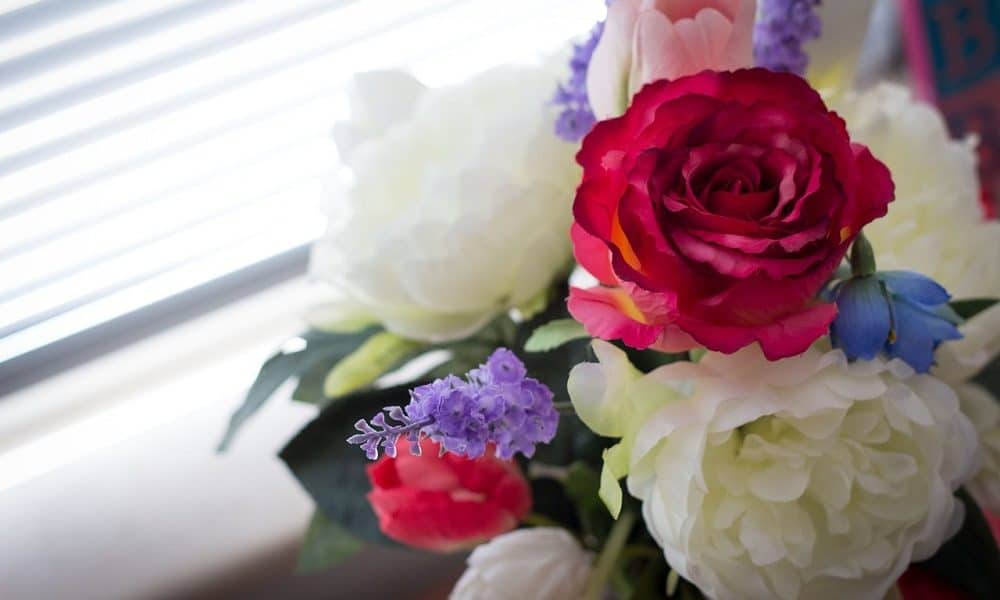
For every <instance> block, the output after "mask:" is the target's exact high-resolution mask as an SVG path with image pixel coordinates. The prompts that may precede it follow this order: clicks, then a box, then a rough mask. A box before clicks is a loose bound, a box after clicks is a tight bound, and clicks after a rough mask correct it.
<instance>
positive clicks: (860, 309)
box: [830, 277, 891, 360]
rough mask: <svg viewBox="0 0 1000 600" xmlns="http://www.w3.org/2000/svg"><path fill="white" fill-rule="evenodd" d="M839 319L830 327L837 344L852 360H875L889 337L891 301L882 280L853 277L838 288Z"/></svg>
mask: <svg viewBox="0 0 1000 600" xmlns="http://www.w3.org/2000/svg"><path fill="white" fill-rule="evenodd" d="M838 292H839V293H838V294H837V308H838V310H839V312H838V314H837V318H836V319H835V320H834V321H833V325H831V327H830V335H831V337H832V338H833V343H834V345H836V346H837V347H839V348H841V349H843V350H844V353H845V354H847V357H848V358H850V359H855V358H862V359H865V360H871V359H873V358H875V356H877V355H878V353H879V351H881V350H882V348H883V347H884V346H885V343H886V340H887V339H888V337H889V329H890V325H891V319H890V315H889V302H888V301H887V299H886V297H885V295H884V294H883V293H882V289H881V286H880V284H879V281H878V279H876V278H875V277H863V278H858V279H852V280H850V281H848V282H846V283H844V284H843V286H842V287H841V288H840V290H838Z"/></svg>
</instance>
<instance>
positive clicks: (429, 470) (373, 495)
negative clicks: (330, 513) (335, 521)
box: [368, 439, 531, 551]
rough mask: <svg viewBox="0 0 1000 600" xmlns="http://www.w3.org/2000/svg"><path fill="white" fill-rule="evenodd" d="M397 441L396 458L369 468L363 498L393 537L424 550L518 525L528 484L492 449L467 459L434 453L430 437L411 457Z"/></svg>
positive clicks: (527, 506) (451, 546)
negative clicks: (366, 499) (366, 492)
mask: <svg viewBox="0 0 1000 600" xmlns="http://www.w3.org/2000/svg"><path fill="white" fill-rule="evenodd" d="M408 447H409V446H408V444H407V443H405V442H402V443H400V450H399V453H398V454H397V456H396V458H389V457H388V456H384V457H382V459H381V460H379V461H378V462H376V463H374V464H373V465H371V466H369V467H368V479H369V480H370V481H371V483H372V488H373V489H372V491H371V492H369V494H368V501H369V502H370V503H371V505H372V509H373V510H374V511H375V514H376V515H377V516H378V522H379V528H380V529H381V530H382V532H383V533H384V534H386V535H387V536H389V537H391V538H392V539H394V540H396V541H399V542H402V543H404V544H408V545H410V546H415V547H417V548H426V549H428V550H441V551H450V550H456V549H459V548H465V547H470V546H474V545H476V544H477V543H479V542H482V541H484V540H488V539H490V538H492V537H494V536H496V535H499V534H501V533H504V532H505V531H509V530H511V529H513V528H515V527H517V525H518V523H520V521H521V519H523V518H524V517H525V516H526V515H527V514H528V512H529V511H530V510H531V489H530V488H529V487H528V482H527V481H525V479H524V477H523V476H522V475H521V471H520V469H518V467H517V465H516V464H515V463H513V462H507V461H503V460H500V459H498V458H495V457H494V456H493V452H492V450H490V451H488V452H487V454H486V455H484V456H482V457H480V458H477V459H474V460H471V459H468V458H464V457H460V456H456V455H454V454H450V453H448V454H444V455H443V456H441V455H439V448H438V445H437V444H436V443H434V442H432V441H431V440H429V439H424V440H423V441H421V443H420V449H421V455H420V456H413V455H412V454H410V452H409V450H408Z"/></svg>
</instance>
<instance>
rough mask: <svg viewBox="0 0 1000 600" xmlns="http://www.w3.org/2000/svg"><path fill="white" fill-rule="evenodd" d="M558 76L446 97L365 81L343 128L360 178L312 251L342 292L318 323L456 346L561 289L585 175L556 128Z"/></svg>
mask: <svg viewBox="0 0 1000 600" xmlns="http://www.w3.org/2000/svg"><path fill="white" fill-rule="evenodd" d="M556 81H557V77H556V76H555V75H554V74H553V73H551V72H550V71H549V70H547V69H545V68H541V67H527V66H525V67H516V68H515V67H505V68H499V69H493V70H491V71H488V72H485V73H483V74H481V75H479V76H476V77H474V78H472V79H471V80H469V81H468V82H466V83H465V84H462V85H459V86H453V87H447V88H441V89H435V90H427V89H425V88H423V87H422V86H420V85H419V84H417V83H416V82H415V81H413V80H412V78H408V77H407V76H404V75H401V74H399V73H379V74H374V75H368V76H367V77H366V78H363V79H361V80H360V84H359V85H358V86H357V89H356V90H355V94H354V98H353V101H352V104H354V105H355V110H354V112H355V113H356V114H357V115H358V121H357V123H354V124H352V125H350V126H345V127H340V128H339V129H338V130H337V131H335V136H336V137H337V139H338V142H339V143H340V145H341V146H342V147H343V148H344V151H345V156H346V158H348V159H349V160H348V164H349V166H350V167H351V168H352V170H353V184H352V185H351V186H350V189H349V191H348V192H347V193H346V194H343V195H342V196H343V197H335V198H333V199H332V201H331V207H330V210H329V211H328V212H329V214H330V222H329V225H328V229H327V232H326V235H325V236H324V237H323V238H322V239H321V240H319V241H318V242H317V244H316V245H315V247H314V250H313V257H312V267H311V272H312V275H313V276H314V277H315V278H316V279H318V280H320V281H322V282H324V283H326V284H329V286H330V287H331V288H332V290H333V292H334V293H335V294H336V298H334V300H333V301H332V302H331V303H329V304H327V305H326V306H324V307H322V310H320V311H318V313H317V314H319V315H321V316H319V317H318V319H317V318H314V319H313V320H314V321H316V320H320V321H327V323H322V322H320V323H318V324H320V325H335V324H336V323H329V321H336V320H353V321H357V320H362V321H378V322H381V323H383V324H384V325H385V326H386V327H387V328H388V329H389V330H391V331H393V332H394V333H397V334H399V335H402V336H404V337H410V338H415V339H421V340H428V341H439V340H447V339H455V338H460V337H462V336H465V335H468V334H469V333H471V332H473V331H475V330H476V329H478V328H479V327H481V326H482V325H483V324H485V323H486V322H487V321H489V320H490V319H491V318H492V317H493V316H495V315H496V314H498V313H499V312H501V311H504V310H507V309H509V308H512V307H517V306H521V305H524V304H526V303H528V302H529V301H530V300H532V299H533V298H535V297H536V296H537V295H538V294H539V293H541V292H542V291H543V290H544V289H545V288H546V287H547V286H548V285H550V284H551V282H552V280H553V278H554V277H555V276H556V275H557V274H558V273H560V272H561V271H562V270H563V269H564V268H566V267H567V265H568V262H569V259H570V256H571V251H570V242H569V236H568V235H567V231H568V230H569V225H570V222H571V220H572V215H571V210H570V207H571V204H572V201H573V192H574V188H575V186H576V184H577V183H578V179H579V171H578V170H577V167H576V165H575V164H574V161H573V154H574V151H575V147H574V146H573V145H572V144H568V143H565V142H563V141H561V140H559V138H558V137H557V136H556V135H555V134H554V133H553V122H554V119H555V117H554V115H553V113H552V110H553V109H552V107H550V106H549V99H550V97H551V94H552V91H553V89H554V88H555V84H556ZM387 98H392V101H388V100H387Z"/></svg>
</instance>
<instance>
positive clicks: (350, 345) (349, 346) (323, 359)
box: [219, 328, 376, 452]
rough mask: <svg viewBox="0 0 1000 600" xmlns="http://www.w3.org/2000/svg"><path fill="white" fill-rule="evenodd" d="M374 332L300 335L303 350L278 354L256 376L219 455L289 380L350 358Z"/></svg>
mask: <svg viewBox="0 0 1000 600" xmlns="http://www.w3.org/2000/svg"><path fill="white" fill-rule="evenodd" d="M375 331H376V329H374V328H373V329H366V330H364V331H361V332H356V333H326V332H322V331H317V330H310V331H307V332H306V333H304V334H302V336H300V337H301V339H302V340H303V341H304V342H305V346H304V347H303V348H301V349H298V350H294V351H290V352H284V351H282V352H278V353H277V354H275V355H274V356H272V357H271V358H269V359H267V361H265V362H264V364H263V366H261V368H260V371H259V372H258V373H257V379H255V380H254V382H253V384H252V385H251V386H250V390H249V391H248V392H247V395H246V398H245V399H244V400H243V404H242V405H241V406H240V407H239V408H238V409H236V411H235V412H234V413H233V416H232V417H230V420H229V427H228V428H227V429H226V433H225V435H224V436H223V438H222V441H221V442H220V443H219V451H220V452H221V451H224V450H225V449H226V448H228V447H229V444H230V443H231V442H232V441H233V437H234V436H235V435H236V432H237V431H238V430H239V428H240V427H242V426H243V424H244V423H245V422H246V421H247V419H249V418H250V417H252V416H253V415H254V413H256V412H257V411H258V410H260V407H262V406H263V405H264V403H265V402H267V400H268V398H270V397H271V396H272V395H273V394H274V392H276V391H277V390H278V388H280V387H281V385H282V384H283V383H285V382H286V381H288V380H289V379H292V378H295V377H299V376H300V375H302V374H304V373H306V372H307V371H310V370H311V369H314V368H316V367H317V365H331V364H333V363H335V362H337V361H338V360H340V359H342V358H343V357H345V356H347V355H348V354H350V353H351V352H352V351H354V349H355V348H357V347H358V346H359V345H361V343H362V342H364V341H365V340H366V339H368V337H369V336H371V335H372V334H373V333H375Z"/></svg>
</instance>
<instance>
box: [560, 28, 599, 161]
mask: <svg viewBox="0 0 1000 600" xmlns="http://www.w3.org/2000/svg"><path fill="white" fill-rule="evenodd" d="M603 33H604V21H601V22H600V23H598V24H596V25H594V28H593V29H591V30H590V35H589V36H588V37H587V39H586V40H585V41H584V42H583V43H580V44H574V45H573V55H572V57H570V60H569V68H570V77H569V80H568V81H567V82H566V83H563V84H560V85H559V86H558V87H557V88H556V93H555V95H554V96H553V98H552V103H553V104H556V105H558V106H561V107H562V111H561V112H560V113H559V118H558V119H557V120H556V126H555V130H556V135H558V136H559V137H560V138H562V139H564V140H566V141H567V142H578V141H580V140H581V139H583V136H585V135H587V133H588V132H589V131H590V129H591V128H592V127H593V126H594V123H596V122H597V118H596V117H595V116H594V111H593V110H591V108H590V99H589V97H588V96H587V68H588V67H589V66H590V59H591V57H592V56H593V55H594V49H595V48H597V42H599V41H600V40H601V34H603Z"/></svg>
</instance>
